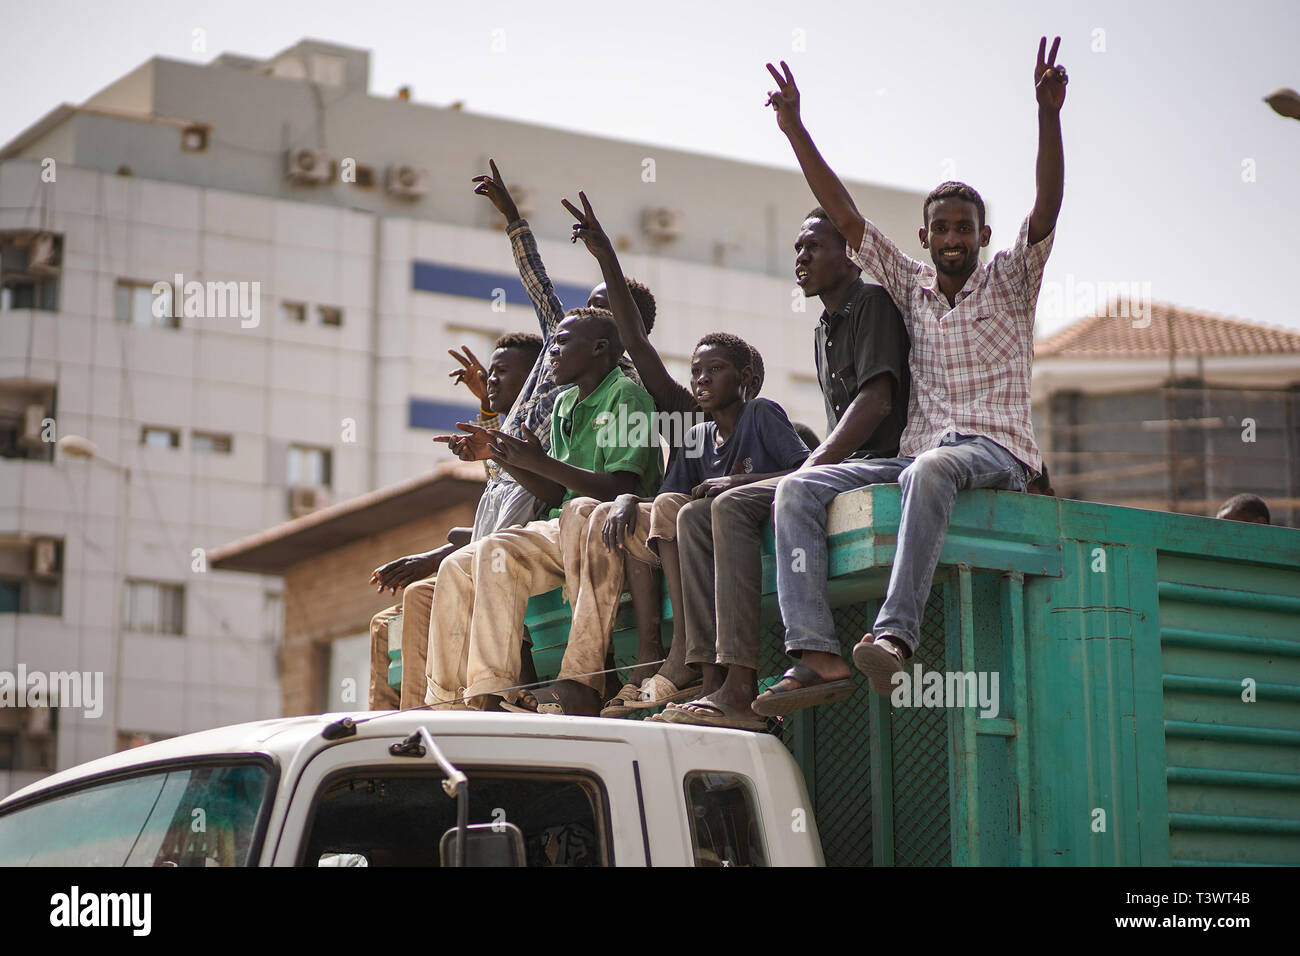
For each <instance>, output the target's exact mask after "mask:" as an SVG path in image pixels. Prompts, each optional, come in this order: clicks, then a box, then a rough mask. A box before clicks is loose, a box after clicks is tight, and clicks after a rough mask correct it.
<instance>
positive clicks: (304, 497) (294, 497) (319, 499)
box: [289, 485, 330, 518]
mask: <svg viewBox="0 0 1300 956" xmlns="http://www.w3.org/2000/svg"><path fill="white" fill-rule="evenodd" d="M329 503H330V492H329V489H328V488H323V487H321V486H320V485H294V486H293V487H292V488H290V489H289V514H290V515H292V516H293V517H295V518H300V517H302V516H303V515H306V514H311V513H312V512H313V511H319V510H320V509H321V508H324V507H325V506H327V505H328V504H329Z"/></svg>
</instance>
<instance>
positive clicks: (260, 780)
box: [0, 710, 822, 866]
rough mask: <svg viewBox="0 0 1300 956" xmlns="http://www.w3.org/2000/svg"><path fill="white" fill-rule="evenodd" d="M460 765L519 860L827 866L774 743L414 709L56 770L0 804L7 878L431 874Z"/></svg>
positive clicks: (248, 729)
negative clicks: (104, 870)
mask: <svg viewBox="0 0 1300 956" xmlns="http://www.w3.org/2000/svg"><path fill="white" fill-rule="evenodd" d="M422 729H423V731H425V732H427V735H428V736H427V737H426V736H424V735H423V734H422V732H421V731H422ZM430 738H432V741H433V742H435V745H434V748H433V752H430V749H429V748H428V747H427V746H425V741H429V739H430ZM438 751H441V755H445V759H446V761H447V762H449V764H450V765H453V767H452V769H453V773H452V774H448V773H447V772H445V771H444V769H443V766H444V765H445V764H440V763H439V760H438V759H437V758H438V756H439V754H438ZM457 770H458V771H460V772H462V773H463V774H464V775H465V777H466V779H467V780H468V786H467V789H466V791H465V793H464V795H463V796H464V799H465V801H466V804H467V807H468V814H467V816H468V820H467V822H468V824H469V825H470V827H472V828H476V834H475V835H481V836H486V834H488V833H493V834H497V833H508V834H509V835H510V836H511V837H512V838H513V842H514V844H515V846H516V847H518V846H519V844H520V843H521V844H522V848H521V855H522V858H523V860H522V861H523V862H526V864H527V865H528V866H651V865H653V866H693V865H695V866H815V865H821V863H822V853H821V843H820V840H819V839H818V834H817V829H816V824H815V822H814V820H813V817H812V813H811V810H810V804H809V802H808V797H807V793H806V791H805V788H804V782H803V777H802V775H801V774H800V772H799V770H798V767H797V766H796V765H795V763H794V761H793V759H792V758H791V756H790V754H789V752H788V751H787V750H786V748H785V747H783V746H782V745H781V743H780V742H779V741H778V740H777V739H776V738H774V737H772V736H770V735H768V734H755V733H747V732H744V731H735V730H722V729H713V728H700V727H689V726H686V725H677V724H663V723H657V722H641V721H626V720H625V721H616V720H601V719H599V718H584V717H553V716H526V715H514V714H496V713H493V714H483V713H475V712H466V711H461V712H431V711H423V710H414V711H400V712H397V711H387V712H360V713H355V714H323V715H319V716H310V717H287V718H281V719H277V720H267V721H261V722H257V723H248V724H239V725H236V726H232V727H224V728H220V729H217V730H210V731H204V732H202V733H197V734H190V735H188V736H184V737H177V738H174V739H171V740H166V741H162V742H159V743H155V744H150V745H148V746H144V747H140V748H137V749H134V750H129V751H124V752H122V753H118V754H114V755H112V756H109V757H104V758H102V759H99V760H95V761H92V762H90V763H87V764H83V765H82V766H79V767H74V768H72V769H70V770H66V771H63V772H60V773H57V774H54V775H52V776H50V777H47V778H45V779H44V780H41V781H39V782H37V783H35V784H33V785H31V786H29V787H26V788H25V789H23V790H20V791H18V792H17V793H15V794H13V795H11V796H10V797H8V798H7V799H5V800H4V801H2V802H0V866H22V865H33V866H59V865H71V866H87V865H99V866H252V865H260V866H322V865H325V866H339V865H359V866H381V865H408V866H409V865H417V866H437V865H440V860H444V859H445V860H447V862H448V863H450V862H452V861H453V860H454V858H455V857H454V850H455V847H456V842H457V840H458V839H464V837H461V836H459V835H458V833H457V829H458V815H457V811H458V797H455V796H452V795H450V794H449V793H448V792H447V790H448V789H450V788H445V787H444V782H445V781H448V780H449V777H454V771H457ZM460 822H464V821H460ZM488 842H492V841H488ZM466 846H467V848H468V852H469V853H470V856H471V858H470V862H471V863H473V862H475V860H476V859H477V860H481V861H486V860H488V859H499V858H500V857H499V856H498V857H491V856H484V855H479V856H477V857H476V856H475V848H476V846H479V847H480V848H483V846H485V844H476V842H475V840H473V839H467V840H466ZM449 847H451V848H452V849H451V855H448V848H449ZM515 859H518V858H517V857H516V858H515Z"/></svg>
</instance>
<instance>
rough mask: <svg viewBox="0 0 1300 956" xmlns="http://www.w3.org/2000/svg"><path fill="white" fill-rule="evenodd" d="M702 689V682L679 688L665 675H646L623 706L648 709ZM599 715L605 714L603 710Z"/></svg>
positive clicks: (684, 697)
mask: <svg viewBox="0 0 1300 956" xmlns="http://www.w3.org/2000/svg"><path fill="white" fill-rule="evenodd" d="M629 686H630V685H629ZM702 690H704V685H703V684H696V685H694V686H693V687H686V688H683V689H681V690H679V689H678V688H677V685H676V684H674V683H673V682H672V681H670V680H669V679H668V678H667V677H664V676H662V675H661V674H655V675H654V676H653V677H647V678H646V679H645V680H643V681H642V682H641V686H640V688H638V690H637V697H636V698H634V699H633V700H630V701H628V702H627V703H626V704H624V705H623V706H624V707H626V708H627V709H628V710H648V709H649V708H651V707H662V706H664V705H665V704H674V703H677V702H678V701H681V700H686V699H687V698H688V697H694V696H695V695H697V694H699V693H700V692H701V691H702ZM611 703H612V701H611ZM601 716H602V717H603V716H605V715H604V712H603V711H602V713H601Z"/></svg>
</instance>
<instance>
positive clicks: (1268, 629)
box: [527, 485, 1300, 865]
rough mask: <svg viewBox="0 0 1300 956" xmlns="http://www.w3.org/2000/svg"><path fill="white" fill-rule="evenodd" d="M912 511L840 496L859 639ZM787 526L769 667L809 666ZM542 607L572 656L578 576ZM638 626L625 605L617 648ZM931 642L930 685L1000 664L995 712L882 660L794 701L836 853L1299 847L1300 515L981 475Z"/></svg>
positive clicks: (926, 647) (799, 746)
mask: <svg viewBox="0 0 1300 956" xmlns="http://www.w3.org/2000/svg"><path fill="white" fill-rule="evenodd" d="M899 509H900V494H899V488H898V486H897V485H881V486H876V487H869V488H863V489H860V490H858V491H854V492H851V493H848V494H844V495H841V496H840V497H839V498H838V499H836V501H835V502H834V504H833V505H832V508H831V513H830V520H829V524H828V533H829V535H830V544H831V550H830V569H831V580H830V582H829V587H828V594H829V599H830V602H831V606H832V608H833V612H834V617H835V620H836V626H837V632H838V635H839V637H840V639H841V641H842V642H843V645H844V647H845V649H846V651H847V649H848V647H850V646H851V645H852V643H853V642H855V641H856V640H857V639H858V637H859V636H860V635H861V634H862V633H863V632H864V631H866V630H868V629H869V628H870V626H871V622H872V620H873V619H874V617H875V613H876V610H877V609H878V607H879V602H880V599H881V597H882V596H883V594H884V590H885V585H886V582H887V580H888V575H889V570H890V563H891V561H892V559H893V555H894V545H895V540H896V536H897V531H898V518H899ZM771 545H772V540H771V535H770V533H769V535H768V541H767V549H766V552H767V553H766V555H765V557H764V571H763V591H764V599H763V600H764V613H763V622H764V623H763V635H762V639H763V655H762V667H761V669H760V676H761V677H767V678H771V677H772V676H775V675H776V674H779V673H780V671H781V670H783V669H784V668H785V667H786V666H788V660H787V659H786V657H785V655H784V653H783V652H782V648H781V628H780V622H779V618H778V615H777V611H776V605H775V593H774V592H775V577H774V570H773V565H772V560H773V559H772V548H771ZM625 601H626V596H625ZM665 613H666V615H667V613H668V610H667V608H665ZM527 623H528V626H529V630H530V631H531V633H532V639H533V642H534V658H535V660H536V663H537V668H538V673H539V675H541V676H543V677H546V676H550V675H553V674H554V673H555V672H556V670H557V669H558V665H559V659H560V657H561V656H562V654H563V647H564V641H565V639H566V637H567V634H568V606H567V605H566V604H564V603H563V602H562V601H561V599H560V595H559V591H558V590H556V591H553V592H550V593H548V594H543V595H538V596H536V597H534V598H533V599H532V601H531V602H530V604H529V614H528V622H527ZM632 625H633V622H632V615H631V608H630V606H627V605H626V604H625V606H624V607H623V608H622V610H621V611H620V614H619V618H618V621H617V623H616V627H617V632H616V636H615V648H616V657H617V659H618V661H619V663H620V664H626V663H630V662H631V661H632V660H633V659H634V655H635V634H634V631H633V626H632ZM667 631H668V624H667V622H666V623H665V633H667ZM915 664H920V665H921V667H922V669H923V670H922V672H921V680H920V685H919V686H920V687H921V688H925V687H933V684H934V681H935V680H937V679H939V678H940V677H946V675H948V674H956V673H957V672H962V673H971V674H974V675H976V676H975V680H976V681H978V680H980V679H983V680H984V681H985V687H986V688H989V689H991V688H992V680H993V679H994V677H995V675H996V680H997V695H996V697H995V700H996V706H995V707H989V708H988V711H996V712H995V713H989V714H988V715H987V716H981V710H980V709H979V708H977V707H947V708H945V707H942V706H925V703H926V700H927V698H926V697H925V695H924V694H923V693H922V692H921V691H920V690H918V691H917V692H916V694H915V696H913V697H909V698H908V700H907V701H906V702H903V703H900V704H895V703H894V702H892V701H890V700H885V699H883V698H881V697H878V696H876V695H873V694H870V693H869V692H868V691H867V689H866V686H865V679H864V680H862V687H861V690H860V692H859V693H858V694H857V695H855V696H854V697H852V698H850V699H849V700H847V701H844V702H842V703H840V704H836V705H832V706H829V707H823V708H818V709H815V710H812V711H806V712H803V713H801V714H797V715H794V716H792V717H790V718H788V719H786V721H785V722H784V726H783V731H782V735H783V739H784V740H785V741H786V743H787V745H788V746H789V747H790V749H791V751H792V752H793V754H794V756H795V758H796V760H797V761H798V763H799V765H800V767H801V768H802V770H803V772H804V775H805V778H806V781H807V784H808V790H809V794H810V796H811V798H812V801H813V808H812V809H813V811H814V813H815V814H816V818H817V821H818V826H819V829H820V832H821V836H822V842H823V849H824V852H825V856H826V862H827V863H828V864H831V865H836V864H840V865H873V864H874V865H890V864H895V865H943V864H964V865H976V864H995V865H1016V864H1034V865H1052V864H1065V865H1168V864H1175V865H1178V864H1186V865H1204V864H1209V865H1214V864H1251V863H1262V864H1281V863H1291V864H1300V532H1297V531H1296V530H1293V529H1287V528H1275V527H1266V526H1260V525H1251V524H1242V523H1238V522H1228V521H1217V520H1214V519H1209V518H1198V517H1191V516H1186V515H1175V514H1166V513H1163V512H1155V511H1143V510H1136V509H1130V508H1118V507H1113V506H1110V505H1102V504H1093V503H1089V502H1082V501H1071V500H1063V499H1056V498H1044V497H1039V496H1032V495H1021V494H1013V493H1008V492H995V491H970V492H963V493H962V494H960V495H959V496H958V499H957V504H956V507H955V509H954V511H953V517H952V522H951V525H950V529H949V533H948V537H947V540H946V542H945V545H944V549H943V552H942V555H941V557H940V566H939V569H938V570H937V572H936V574H935V583H934V589H933V591H932V593H931V597H930V601H929V604H928V607H927V613H926V617H925V621H924V624H923V641H922V646H921V649H920V651H919V652H918V654H917V655H916V657H915V658H913V660H911V661H909V667H908V672H909V676H911V675H914V674H915V673H916V672H915V671H914V670H913V665H915ZM930 671H938V672H940V674H939V675H936V676H935V677H931V678H926V677H925V676H924V675H925V674H926V673H928V672H930ZM954 686H955V685H954ZM933 702H934V701H933V700H931V703H933ZM918 705H919V706H918Z"/></svg>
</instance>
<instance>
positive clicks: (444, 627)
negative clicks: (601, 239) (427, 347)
mask: <svg viewBox="0 0 1300 956" xmlns="http://www.w3.org/2000/svg"><path fill="white" fill-rule="evenodd" d="M622 354H623V346H622V343H621V342H620V341H619V338H618V330H617V328H616V326H615V325H614V318H613V316H612V315H610V313H609V312H607V311H605V310H603V309H590V308H587V309H574V310H573V311H571V312H569V313H568V314H567V315H566V316H565V318H564V320H563V321H562V322H560V324H559V325H558V326H557V327H556V331H555V337H554V340H553V342H552V344H551V347H550V350H549V353H548V355H549V358H550V361H551V364H552V370H553V374H554V379H555V382H556V383H557V384H558V385H559V386H560V388H561V389H562V390H561V392H560V393H559V395H558V397H557V398H556V400H555V405H554V407H553V409H552V412H551V451H552V454H551V455H548V454H547V453H546V452H545V450H543V448H542V445H541V443H540V442H539V441H538V439H537V436H536V435H535V434H534V433H533V431H532V430H531V429H529V428H525V429H524V438H522V439H520V438H516V437H514V436H513V435H510V434H508V433H506V432H504V431H498V430H495V429H482V428H479V427H478V426H476V425H469V424H465V425H461V426H459V427H461V428H462V429H463V430H464V431H466V432H469V433H470V434H471V435H473V436H474V440H475V441H477V442H481V443H483V444H485V446H486V447H487V448H488V449H489V452H490V454H491V457H492V458H493V459H494V460H495V461H497V462H498V463H500V464H501V465H502V467H503V468H505V469H506V470H507V471H508V472H510V474H512V475H514V476H515V477H516V478H518V479H520V480H521V481H527V482H528V483H529V484H530V485H531V486H532V487H535V488H536V489H537V495H538V498H539V499H540V500H542V501H544V502H546V503H547V504H550V505H552V508H553V510H552V511H551V513H550V517H549V519H547V520H541V521H533V522H530V523H529V524H527V525H525V526H524V527H522V528H509V529H506V530H504V531H499V532H496V533H494V534H490V535H487V536H486V537H484V538H480V539H479V540H478V541H475V542H473V543H471V544H469V545H467V546H466V547H464V548H461V549H460V550H459V551H457V552H455V553H454V554H452V555H450V556H448V557H447V558H446V559H444V561H443V563H442V568H441V571H440V573H439V578H438V587H437V590H436V591H435V593H434V599H433V621H432V624H431V626H430V629H429V641H428V662H427V668H426V677H427V680H428V688H427V692H426V696H425V702H426V703H429V704H449V703H454V702H455V703H458V702H461V701H463V700H466V699H471V700H473V701H474V704H475V705H476V706H479V707H482V708H485V709H486V708H493V709H499V708H500V705H501V702H502V701H501V699H500V698H502V697H506V696H508V697H510V698H513V697H514V692H513V691H511V692H509V693H508V694H502V692H503V691H507V689H509V688H512V687H513V686H514V685H515V684H517V683H518V679H519V671H520V640H519V635H520V633H521V631H522V630H523V626H524V613H525V609H526V607H527V604H528V598H529V597H531V596H532V595H534V594H541V593H543V592H545V591H549V590H551V589H552V588H554V587H557V586H558V585H560V584H562V583H563V581H564V565H563V562H562V559H561V555H560V548H559V540H560V535H559V527H560V522H559V514H560V510H559V506H560V505H562V504H563V502H565V501H567V500H569V499H570V498H573V497H575V496H577V495H589V496H591V497H593V498H597V499H600V500H606V501H607V500H610V499H613V498H615V497H617V496H618V495H620V494H625V493H636V494H638V495H644V494H648V493H650V492H651V491H652V490H653V489H654V488H656V487H658V485H659V480H660V477H661V475H662V467H661V462H660V450H659V447H658V445H657V444H651V443H650V442H648V441H645V440H643V439H644V435H642V436H636V435H622V434H619V429H617V428H610V427H609V425H610V424H611V423H617V422H618V421H619V420H620V419H621V420H623V421H635V420H636V419H637V418H644V420H646V421H649V420H650V416H651V413H652V412H653V410H654V404H653V402H652V400H651V398H650V396H649V394H648V393H647V392H646V391H645V389H643V388H642V387H641V386H639V385H637V384H635V383H634V382H632V381H631V380H630V379H628V377H627V376H626V375H624V374H623V372H622V370H621V369H620V368H619V367H618V361H619V358H620V356H622ZM631 438H638V439H639V440H637V441H632V440H631ZM552 456H553V457H552Z"/></svg>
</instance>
